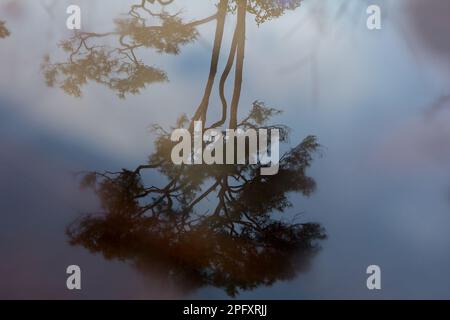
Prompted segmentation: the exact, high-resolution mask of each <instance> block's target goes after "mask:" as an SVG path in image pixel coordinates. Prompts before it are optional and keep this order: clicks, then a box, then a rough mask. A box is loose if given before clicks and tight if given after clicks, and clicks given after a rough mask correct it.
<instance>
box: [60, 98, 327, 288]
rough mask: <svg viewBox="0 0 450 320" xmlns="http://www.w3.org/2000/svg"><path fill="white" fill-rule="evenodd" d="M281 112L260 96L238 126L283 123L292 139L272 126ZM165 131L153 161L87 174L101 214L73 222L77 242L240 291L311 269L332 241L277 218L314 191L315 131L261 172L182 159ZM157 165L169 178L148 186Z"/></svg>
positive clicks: (313, 227)
mask: <svg viewBox="0 0 450 320" xmlns="http://www.w3.org/2000/svg"><path fill="white" fill-rule="evenodd" d="M275 113H277V111H276V110H275V109H271V108H267V107H265V106H264V105H263V104H261V103H259V102H255V103H254V105H253V108H252V110H251V112H250V114H249V116H248V117H247V118H245V120H243V121H242V122H240V124H239V125H238V127H239V128H248V127H253V128H278V129H280V130H281V131H282V134H281V136H282V140H283V141H285V140H286V139H287V138H288V132H287V128H286V127H284V126H278V125H277V126H272V125H268V124H267V120H268V118H270V116H272V115H273V114H275ZM182 125H184V126H186V127H188V126H189V121H187V119H186V117H182V118H180V120H179V122H178V123H177V126H182ZM157 131H158V138H157V139H156V142H155V153H154V154H152V155H151V156H150V160H149V163H147V164H145V165H142V166H139V167H138V168H136V169H135V170H133V171H130V170H122V171H120V172H115V173H114V172H103V173H99V172H94V173H89V174H87V175H85V177H84V179H83V182H82V185H83V186H85V187H92V188H94V190H95V192H96V193H97V195H98V197H99V199H100V200H101V206H102V211H101V212H99V213H97V214H92V215H88V216H85V217H84V218H82V219H81V220H79V221H76V223H75V224H73V225H72V226H71V227H69V229H68V234H69V236H70V239H71V243H72V244H78V245H83V246H84V247H86V248H88V249H89V250H91V251H92V252H101V253H103V255H104V256H105V257H106V258H109V259H113V258H116V259H120V260H124V261H129V262H132V263H133V264H134V265H135V266H136V267H138V268H140V269H143V270H155V268H159V270H165V272H166V273H167V275H168V276H170V277H171V278H175V279H178V280H181V281H182V283H184V284H186V283H187V284H189V285H190V286H191V288H197V287H201V286H204V285H212V286H216V287H220V288H223V289H225V290H226V291H227V293H228V294H229V295H231V296H234V295H236V294H237V293H238V291H239V290H248V289H252V288H256V287H257V286H260V285H270V284H272V283H274V282H275V281H277V280H286V279H291V278H293V277H294V276H295V275H296V274H297V273H298V272H299V271H301V270H303V269H304V268H306V267H307V266H308V261H309V258H311V257H312V256H313V255H314V254H315V253H316V252H317V250H318V249H319V247H318V244H317V241H318V240H320V239H324V238H325V234H324V232H323V230H322V228H321V227H320V225H318V224H313V223H297V222H296V221H286V220H282V219H279V218H276V217H275V215H276V213H283V212H285V211H286V209H287V208H290V207H291V206H292V203H291V202H290V200H289V198H288V193H290V192H296V193H301V194H303V195H306V196H308V195H310V194H311V193H312V192H313V191H314V189H315V182H314V180H313V179H312V178H310V177H308V176H307V175H306V172H305V171H306V169H307V168H308V167H309V166H310V164H311V161H312V154H313V153H314V152H315V151H316V150H317V148H318V144H317V142H316V139H315V137H312V136H310V137H307V138H306V139H305V140H304V141H303V142H301V143H300V144H299V145H298V146H296V147H295V148H292V149H291V150H290V151H288V152H287V153H285V154H284V155H283V157H282V158H281V160H280V169H279V172H278V174H277V175H274V176H261V175H260V174H259V165H195V166H193V165H192V166H189V165H184V166H176V165H174V164H173V163H172V161H171V159H170V153H171V149H172V146H173V142H171V140H170V134H169V132H166V131H164V130H163V129H162V128H159V127H158V128H157ZM148 170H157V171H158V172H159V173H160V174H161V175H162V176H164V177H166V178H167V181H168V182H167V183H166V184H165V185H164V186H162V187H158V186H155V185H154V184H149V183H148V182H147V181H146V179H145V178H144V177H145V175H146V171H148ZM212 204H213V206H212V207H210V205H212ZM205 206H206V207H205ZM208 208H210V209H208Z"/></svg>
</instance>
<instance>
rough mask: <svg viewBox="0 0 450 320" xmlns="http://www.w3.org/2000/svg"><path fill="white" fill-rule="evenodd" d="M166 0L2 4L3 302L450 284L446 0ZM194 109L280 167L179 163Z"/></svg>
mask: <svg viewBox="0 0 450 320" xmlns="http://www.w3.org/2000/svg"><path fill="white" fill-rule="evenodd" d="M151 2H152V1H147V2H146V1H143V2H142V3H144V6H142V3H141V1H108V2H107V1H103V0H91V1H87V0H86V1H85V0H80V1H78V4H79V6H80V7H81V9H82V29H81V30H80V31H79V32H74V31H71V30H68V29H67V28H66V19H67V16H68V15H67V14H66V8H67V6H69V5H70V4H71V3H70V2H68V1H50V0H49V1H44V0H42V1H31V0H16V1H8V0H2V1H1V3H0V57H1V59H0V143H1V150H2V152H1V157H0V177H1V179H0V208H1V209H0V212H1V224H0V257H1V258H0V297H1V298H64V299H78V298H104V299H118V298H123V299H153V298H163V299H168V298H218V299H221V298H229V297H235V298H271V299H279V298H288V299H318V298H319V299H320V298H371V299H377V298H378V299H379V298H448V297H449V294H450V276H449V274H448V269H449V268H450V255H449V252H450V233H449V232H448V230H450V182H449V181H450V180H449V177H450V127H449V126H448V121H450V92H449V89H448V88H449V84H450V79H449V71H450V41H449V40H448V36H447V35H448V32H449V31H450V23H449V22H448V21H447V20H448V19H447V17H448V15H449V14H450V5H449V4H448V2H446V1H444V0H431V1H426V2H424V1H419V0H403V1H393V0H384V1H383V0H377V1H370V2H369V1H356V0H314V1H313V0H303V1H301V0H286V1H275V0H274V1H270V0H269V1H259V0H248V1H235V0H229V1H226V0H220V1H219V0H217V1H212V0H211V1H188V0H174V1H168V2H169V3H168V4H164V2H163V4H161V3H160V2H161V1H156V2H155V1H154V3H151ZM245 2H247V6H246V5H245ZM425 3H426V4H425ZM369 4H378V5H379V6H380V7H381V8H382V12H381V13H382V29H381V30H368V29H367V26H366V19H367V13H366V9H367V6H368V5H369ZM193 120H202V121H203V122H204V123H205V125H206V126H208V127H214V128H222V129H225V128H232V129H234V128H243V129H245V128H277V129H279V130H280V132H281V133H282V134H281V138H282V139H281V140H282V144H281V150H280V152H281V154H282V155H283V157H282V160H281V162H280V171H279V173H278V174H277V175H275V176H268V177H261V176H260V175H258V174H257V173H256V172H259V169H258V168H255V167H252V166H245V165H244V166H233V165H228V166H207V165H198V166H187V167H180V166H174V165H173V164H172V163H171V162H170V161H168V157H169V154H170V146H171V142H170V140H169V139H168V133H169V132H170V131H171V130H172V129H173V128H178V127H180V126H184V127H186V128H189V127H190V126H191V125H192V121H193ZM72 264H76V265H79V266H80V267H81V269H82V290H81V291H77V292H73V291H68V290H67V289H66V276H67V275H66V272H65V271H66V267H67V266H69V265H72ZM369 265H379V266H380V267H381V270H382V290H380V291H369V290H367V287H366V278H367V275H366V268H367V267H368V266H369Z"/></svg>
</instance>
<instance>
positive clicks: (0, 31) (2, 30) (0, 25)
mask: <svg viewBox="0 0 450 320" xmlns="http://www.w3.org/2000/svg"><path fill="white" fill-rule="evenodd" d="M9 35H10V33H9V30H8V29H7V28H6V23H5V21H1V20H0V39H2V38H6V37H8V36H9Z"/></svg>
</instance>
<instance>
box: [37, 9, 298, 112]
mask: <svg viewBox="0 0 450 320" xmlns="http://www.w3.org/2000/svg"><path fill="white" fill-rule="evenodd" d="M173 2H174V0H167V1H163V0H161V1H155V0H153V1H151V0H142V1H141V3H140V4H137V5H133V6H132V7H131V9H130V11H129V12H128V14H127V16H126V17H123V18H120V19H116V21H115V25H116V27H115V30H114V31H112V32H107V33H95V32H77V33H75V35H74V36H73V37H72V38H71V39H69V40H66V41H63V42H61V44H60V46H61V47H62V48H63V50H65V51H66V52H68V54H69V59H68V61H67V62H62V63H61V62H60V63H52V62H51V60H50V57H48V56H47V57H46V58H45V60H44V63H43V70H44V73H45V77H46V80H47V84H48V85H49V86H51V87H53V86H58V87H60V88H62V89H63V90H64V91H65V92H66V93H68V94H71V95H74V96H77V97H78V96H80V95H81V87H82V86H83V85H85V84H87V83H88V81H94V82H97V83H100V84H103V85H106V86H107V87H109V88H110V89H112V90H114V91H115V92H116V93H117V94H118V96H119V97H121V98H124V97H125V95H126V94H137V93H139V92H140V90H142V89H144V88H145V87H146V86H147V85H150V84H153V83H157V82H164V81H166V80H167V75H166V74H165V72H164V71H163V70H160V69H159V68H156V67H153V66H146V65H145V63H144V62H143V60H142V59H139V58H138V53H137V50H138V49H143V48H147V49H153V50H155V52H157V53H165V54H175V55H176V54H179V52H180V50H181V47H182V46H184V45H186V44H188V43H191V42H193V41H195V40H196V39H197V36H198V32H197V30H196V28H197V27H198V26H199V25H202V24H206V23H209V22H211V21H214V20H215V21H216V22H217V32H216V40H215V49H214V52H217V54H218V52H219V51H220V45H221V41H222V35H223V30H224V29H223V25H224V23H225V17H226V15H227V12H237V14H238V16H241V17H245V12H247V11H248V12H249V13H251V14H253V15H255V19H256V21H257V23H258V24H260V23H263V22H265V21H267V20H270V19H273V18H276V17H279V16H281V15H282V14H283V13H284V12H285V11H286V10H294V9H296V8H297V7H298V6H299V5H300V2H301V0H220V1H219V3H218V5H217V13H216V14H213V15H212V16H209V17H206V18H204V19H200V20H196V21H191V22H185V21H184V20H183V19H182V18H181V17H180V16H179V15H180V14H179V13H174V14H171V13H169V12H168V10H169V9H170V8H167V9H168V10H166V7H170V4H172V3H173ZM156 4H158V8H159V7H162V9H159V11H157V8H155V9H154V8H153V6H156ZM149 6H151V7H150V8H149ZM239 8H241V10H239ZM240 11H241V14H240ZM242 11H244V12H242ZM150 22H151V23H150ZM244 23H245V22H244ZM237 29H240V30H242V19H241V23H240V25H239V23H238V25H237ZM101 39H108V40H103V43H98V42H101V41H102V40H101ZM238 40H239V39H235V43H234V44H233V47H232V48H234V50H235V51H237V50H238V49H239V46H237V43H236V41H238ZM94 42H96V43H94ZM111 42H113V43H115V44H111ZM231 55H234V53H233V52H232V53H230V59H231V58H232V57H231ZM233 59H234V57H233ZM202 110H204V107H203V108H202Z"/></svg>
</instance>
